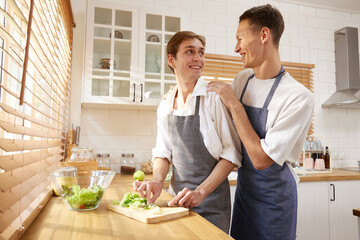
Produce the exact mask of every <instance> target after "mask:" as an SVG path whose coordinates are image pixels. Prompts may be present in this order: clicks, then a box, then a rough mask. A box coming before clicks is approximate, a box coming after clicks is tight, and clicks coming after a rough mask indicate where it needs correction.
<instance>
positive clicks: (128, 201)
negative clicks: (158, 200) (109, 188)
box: [113, 193, 158, 209]
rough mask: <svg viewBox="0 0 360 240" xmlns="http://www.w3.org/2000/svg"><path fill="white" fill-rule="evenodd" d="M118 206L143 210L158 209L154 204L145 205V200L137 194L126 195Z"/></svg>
mask: <svg viewBox="0 0 360 240" xmlns="http://www.w3.org/2000/svg"><path fill="white" fill-rule="evenodd" d="M114 201H116V200H114ZM114 201H113V204H114ZM114 205H115V204H114ZM120 205H121V206H122V207H132V208H143V209H153V208H156V207H158V206H156V205H155V204H147V200H146V198H142V197H140V195H139V194H137V193H126V194H125V195H124V197H123V199H121V201H120Z"/></svg>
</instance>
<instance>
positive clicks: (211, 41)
mask: <svg viewBox="0 0 360 240" xmlns="http://www.w3.org/2000/svg"><path fill="white" fill-rule="evenodd" d="M205 36H206V35H205ZM215 39H216V38H215V37H210V36H206V52H208V53H215V49H216V47H215Z"/></svg>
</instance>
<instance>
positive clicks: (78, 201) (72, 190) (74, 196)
mask: <svg viewBox="0 0 360 240" xmlns="http://www.w3.org/2000/svg"><path fill="white" fill-rule="evenodd" d="M62 187H63V192H62V197H63V198H64V199H65V200H66V201H67V202H68V203H69V205H70V207H71V208H73V209H91V208H95V207H96V206H97V205H98V204H99V202H100V200H101V198H102V196H103V194H104V189H103V188H101V187H100V186H98V185H96V184H94V185H92V186H91V187H88V188H83V189H81V188H80V186H79V185H73V186H71V187H69V186H68V185H63V186H62Z"/></svg>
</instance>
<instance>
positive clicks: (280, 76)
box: [240, 65, 285, 109]
mask: <svg viewBox="0 0 360 240" xmlns="http://www.w3.org/2000/svg"><path fill="white" fill-rule="evenodd" d="M284 72H285V69H284V67H283V66H282V65H281V69H280V71H279V73H278V75H276V79H275V82H274V84H273V85H272V87H271V89H270V92H269V94H268V96H267V98H266V100H265V103H264V106H263V108H266V109H267V107H268V105H269V103H270V101H271V98H272V97H273V95H274V92H275V90H276V88H277V86H278V85H279V83H280V80H281V78H282V76H283V75H284ZM254 76H255V73H253V74H251V75H250V76H249V78H248V80H247V81H246V84H245V86H244V88H243V90H242V92H241V96H240V102H241V103H243V102H242V99H243V96H244V93H245V90H246V88H247V86H248V83H249V81H250V79H252V78H253V77H254Z"/></svg>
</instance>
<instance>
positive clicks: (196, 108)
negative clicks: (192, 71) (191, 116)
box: [195, 96, 200, 115]
mask: <svg viewBox="0 0 360 240" xmlns="http://www.w3.org/2000/svg"><path fill="white" fill-rule="evenodd" d="M199 106H200V96H196V106H195V115H199Z"/></svg>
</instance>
